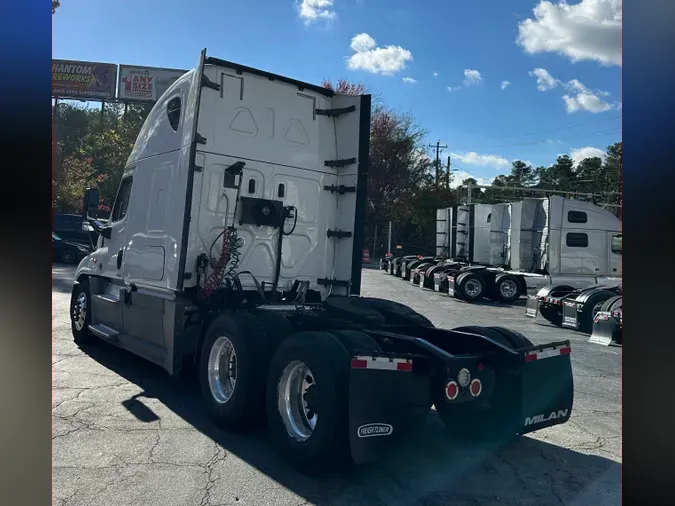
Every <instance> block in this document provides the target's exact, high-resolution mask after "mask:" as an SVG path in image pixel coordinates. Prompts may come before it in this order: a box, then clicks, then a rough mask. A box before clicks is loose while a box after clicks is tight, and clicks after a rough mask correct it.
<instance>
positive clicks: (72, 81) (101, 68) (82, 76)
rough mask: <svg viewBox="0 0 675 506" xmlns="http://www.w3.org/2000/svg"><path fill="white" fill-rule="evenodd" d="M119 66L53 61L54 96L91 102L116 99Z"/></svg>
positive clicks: (74, 61)
mask: <svg viewBox="0 0 675 506" xmlns="http://www.w3.org/2000/svg"><path fill="white" fill-rule="evenodd" d="M116 82H117V65H114V64H112V63H95V62H87V61H76V60H52V96H54V97H59V98H79V99H84V100H86V99H89V100H112V99H114V98H115V84H116Z"/></svg>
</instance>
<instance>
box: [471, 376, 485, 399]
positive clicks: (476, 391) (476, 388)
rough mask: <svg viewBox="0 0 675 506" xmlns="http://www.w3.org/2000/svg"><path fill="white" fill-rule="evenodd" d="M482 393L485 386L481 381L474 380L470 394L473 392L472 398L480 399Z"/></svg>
mask: <svg viewBox="0 0 675 506" xmlns="http://www.w3.org/2000/svg"><path fill="white" fill-rule="evenodd" d="M482 391H483V384H482V383H481V381H480V380H479V379H474V380H473V381H472V382H471V384H470V385H469V392H471V395H472V396H474V397H478V396H479V395H480V393H481V392H482Z"/></svg>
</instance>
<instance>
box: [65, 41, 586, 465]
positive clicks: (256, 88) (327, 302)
mask: <svg viewBox="0 0 675 506" xmlns="http://www.w3.org/2000/svg"><path fill="white" fill-rule="evenodd" d="M370 104H371V99H370V96H369V95H363V96H342V95H338V94H335V93H333V92H332V91H331V90H328V89H325V88H322V87H318V86H314V85H311V84H308V83H304V82H301V81H297V80H294V79H289V78H286V77H283V76H279V75H276V74H271V73H269V72H265V71H261V70H258V69H253V68H250V67H246V66H243V65H239V64H236V63H232V62H228V61H224V60H220V59H217V58H212V57H207V56H206V50H204V51H203V52H202V55H201V58H200V61H199V64H198V66H197V67H196V69H194V70H192V71H190V72H188V73H186V74H185V75H183V76H182V77H180V78H179V79H178V80H177V81H176V82H175V83H174V84H173V85H172V86H171V87H170V88H169V89H168V90H167V91H166V93H165V94H164V95H163V96H162V97H161V98H160V99H159V100H158V101H157V103H156V105H155V106H154V108H153V109H152V111H151V112H150V114H149V116H148V118H147V119H146V121H145V124H144V125H143V127H142V129H141V131H140V133H139V136H138V139H137V141H136V144H135V146H134V148H133V151H132V153H131V156H130V157H129V160H128V162H127V164H126V167H125V170H124V174H123V177H122V181H121V184H120V186H119V190H118V194H117V197H116V199H115V203H114V205H113V208H112V214H111V216H110V220H109V221H108V222H107V223H101V222H97V221H96V220H95V210H96V209H97V205H98V195H97V191H95V190H94V189H91V190H88V191H87V192H86V195H85V206H84V213H85V219H86V220H87V222H88V223H90V224H91V226H92V227H93V228H94V229H95V230H96V231H97V232H98V233H99V234H100V237H99V240H98V243H97V248H96V250H95V251H93V252H92V253H91V254H90V255H88V256H87V257H86V258H85V259H84V260H83V261H82V262H81V264H80V265H79V266H78V268H77V271H76V275H75V277H76V279H75V283H74V287H73V292H72V299H71V307H70V311H71V318H72V332H73V336H74V339H75V342H76V343H77V344H78V345H80V346H83V347H86V346H90V345H92V344H93V343H94V342H96V340H97V339H103V340H105V341H107V342H109V343H112V344H113V345H116V346H119V347H121V348H124V349H126V350H128V351H130V352H132V353H135V354H137V355H139V356H141V357H144V358H145V359H147V360H149V361H151V362H154V363H155V364H158V365H159V366H161V367H163V368H164V369H166V371H167V372H168V373H169V374H171V375H178V374H180V372H181V370H182V368H183V365H184V364H185V363H186V361H187V362H192V363H194V364H195V366H196V371H197V374H198V376H199V383H200V386H201V394H202V397H203V402H204V406H205V408H206V409H207V410H208V412H209V414H210V415H211V417H212V418H213V419H214V420H215V421H216V422H217V423H218V424H220V425H222V426H224V427H225V428H227V429H229V430H238V429H241V428H244V427H247V426H250V425H255V424H258V423H261V422H267V425H268V429H269V431H270V434H271V437H272V440H273V441H274V443H275V444H276V445H277V447H278V448H279V450H280V451H281V453H282V454H283V455H284V456H285V457H286V458H287V459H288V460H289V461H290V462H291V463H292V464H294V465H296V466H297V467H299V468H301V469H303V470H305V471H319V470H322V469H324V468H326V467H332V466H335V465H337V464H340V463H342V462H344V461H345V460H347V459H349V458H351V459H352V460H353V461H355V462H364V461H367V460H371V459H373V458H375V457H376V456H377V455H378V454H379V453H380V451H381V450H383V449H384V447H386V446H387V445H388V444H389V441H391V440H393V439H397V438H398V437H399V436H402V435H404V434H405V433H406V431H407V430H408V429H409V428H410V427H411V426H412V425H413V424H414V423H416V422H418V421H420V420H421V419H422V418H424V416H425V415H426V414H427V413H428V412H429V410H430V408H431V406H432V405H435V406H436V411H437V412H438V414H439V416H440V417H441V419H442V420H443V421H444V422H445V423H446V424H447V425H448V427H450V429H451V431H452V433H453V434H455V435H460V436H461V435H472V436H480V437H490V438H492V437H501V436H504V435H509V434H516V433H520V434H522V433H527V432H531V431H534V430H538V429H542V428H545V427H549V426H551V425H556V424H560V423H565V422H566V421H567V420H568V419H569V417H570V415H571V409H572V403H573V380H572V371H571V365H570V357H569V353H570V345H569V341H562V342H557V343H550V344H545V345H537V346H534V345H533V344H532V343H531V342H530V341H529V340H528V339H527V338H526V337H525V336H522V335H521V334H518V333H517V332H513V331H510V330H508V329H504V328H502V327H463V328H458V329H454V330H444V329H439V328H436V327H434V326H433V325H432V324H431V322H430V321H429V320H428V319H426V318H425V317H424V316H422V315H420V314H419V313H416V312H415V311H413V310H412V309H410V308H408V307H406V306H404V305H401V304H397V303H394V302H391V301H387V300H383V299H377V298H371V297H360V296H359V294H360V282H361V251H362V246H363V219H364V218H363V217H364V211H365V202H366V183H367V174H368V153H369V133H370V110H371V105H370Z"/></svg>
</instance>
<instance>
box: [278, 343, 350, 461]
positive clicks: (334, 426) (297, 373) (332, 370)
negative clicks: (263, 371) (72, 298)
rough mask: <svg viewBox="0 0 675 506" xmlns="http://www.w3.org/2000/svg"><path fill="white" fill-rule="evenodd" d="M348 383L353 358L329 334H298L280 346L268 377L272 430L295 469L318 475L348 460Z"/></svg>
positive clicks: (283, 453) (281, 450)
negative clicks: (350, 359)
mask: <svg viewBox="0 0 675 506" xmlns="http://www.w3.org/2000/svg"><path fill="white" fill-rule="evenodd" d="M301 374H304V377H301ZM348 385H349V354H348V353H347V351H346V350H345V348H344V347H343V346H342V345H341V344H340V343H339V342H338V341H337V339H336V338H335V337H333V336H332V335H331V334H329V333H327V332H317V331H309V332H299V333H297V334H294V335H292V336H290V337H288V338H287V339H286V340H285V341H284V342H282V343H281V345H280V346H279V348H278V350H277V352H276V354H275V356H274V358H273V359H272V362H271V364H270V369H269V374H268V379H267V416H268V421H269V425H268V427H269V431H270V436H271V438H272V440H273V441H274V443H275V445H276V446H277V448H278V450H279V452H280V453H281V454H282V455H283V456H284V457H285V458H286V460H288V462H289V463H290V464H291V465H292V466H294V467H295V468H297V469H299V470H301V471H303V472H305V473H308V474H315V473H320V472H323V471H326V470H329V469H333V468H335V467H337V466H338V465H340V464H343V463H345V462H347V461H348V460H349V457H350V454H349V435H348V416H347V415H348V414H347V411H348Z"/></svg>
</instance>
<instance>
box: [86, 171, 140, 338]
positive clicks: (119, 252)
mask: <svg viewBox="0 0 675 506" xmlns="http://www.w3.org/2000/svg"><path fill="white" fill-rule="evenodd" d="M133 181H134V176H133V172H129V171H127V172H126V173H125V174H124V175H123V176H122V181H121V182H120V186H119V189H118V191H117V197H116V198H115V203H114V204H113V209H112V212H111V213H110V220H109V222H108V224H107V225H106V226H105V227H104V229H103V230H104V231H103V233H102V235H101V238H100V239H99V241H101V244H102V247H101V248H100V249H99V250H98V253H97V258H98V262H97V266H98V267H97V270H98V274H99V276H100V278H97V279H99V280H101V282H100V283H97V285H98V286H97V289H96V290H95V292H96V293H92V294H91V295H92V297H91V303H92V324H94V325H105V326H106V327H108V328H109V329H112V330H114V331H115V332H118V333H119V332H121V331H122V330H123V321H122V301H121V300H120V290H121V289H122V288H123V287H124V281H123V279H122V265H123V260H124V252H125V249H126V242H127V226H128V211H129V202H130V200H131V193H132V188H133ZM103 234H105V235H106V236H107V237H103ZM106 334H111V333H110V332H109V331H107V330H106ZM111 335H112V334H111Z"/></svg>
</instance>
